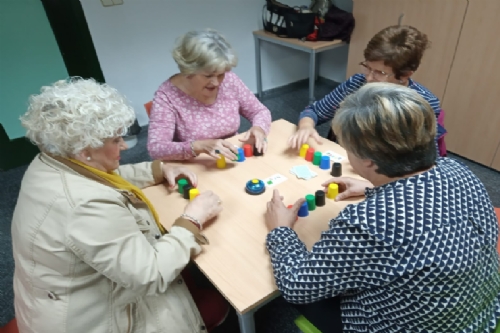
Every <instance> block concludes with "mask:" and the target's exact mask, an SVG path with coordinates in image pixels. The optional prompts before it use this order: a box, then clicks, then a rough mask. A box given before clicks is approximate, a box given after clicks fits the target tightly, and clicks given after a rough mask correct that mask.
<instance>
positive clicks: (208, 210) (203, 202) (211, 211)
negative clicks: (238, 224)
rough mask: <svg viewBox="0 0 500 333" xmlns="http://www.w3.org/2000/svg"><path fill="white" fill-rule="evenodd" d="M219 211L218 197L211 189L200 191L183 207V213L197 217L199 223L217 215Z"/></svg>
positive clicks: (220, 209) (220, 206)
mask: <svg viewBox="0 0 500 333" xmlns="http://www.w3.org/2000/svg"><path fill="white" fill-rule="evenodd" d="M221 211H222V204H221V201H220V198H219V196H218V195H217V194H215V193H214V192H212V191H206V192H203V193H200V195H198V196H197V197H196V198H194V199H193V201H191V202H189V203H188V205H187V206H186V208H184V214H186V215H189V216H191V217H193V218H195V219H197V220H198V221H199V222H200V223H201V225H203V224H204V223H205V222H207V221H208V220H210V219H211V218H213V217H215V216H217V215H218V214H219V213H220V212H221Z"/></svg>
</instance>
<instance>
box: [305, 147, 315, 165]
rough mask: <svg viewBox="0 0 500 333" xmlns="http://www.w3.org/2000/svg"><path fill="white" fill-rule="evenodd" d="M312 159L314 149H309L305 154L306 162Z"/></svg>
mask: <svg viewBox="0 0 500 333" xmlns="http://www.w3.org/2000/svg"><path fill="white" fill-rule="evenodd" d="M313 158H314V148H309V149H308V150H307V152H306V161H308V162H312V160H313Z"/></svg>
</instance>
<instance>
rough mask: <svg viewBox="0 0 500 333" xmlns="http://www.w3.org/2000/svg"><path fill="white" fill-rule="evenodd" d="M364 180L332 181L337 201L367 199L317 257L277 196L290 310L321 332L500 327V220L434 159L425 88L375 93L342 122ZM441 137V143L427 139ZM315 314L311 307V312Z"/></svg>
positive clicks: (276, 256)
mask: <svg viewBox="0 0 500 333" xmlns="http://www.w3.org/2000/svg"><path fill="white" fill-rule="evenodd" d="M332 128H333V130H334V132H335V133H336V134H337V137H338V139H339V142H340V144H341V145H342V146H343V147H344V148H345V149H346V151H347V156H348V159H349V162H350V164H351V166H352V167H353V169H354V170H355V171H356V172H357V173H358V174H359V175H361V176H362V177H363V178H365V179H366V181H362V180H356V179H352V178H334V179H331V180H330V181H328V182H326V183H324V184H323V185H325V186H327V185H328V184H329V183H332V182H334V183H337V184H339V185H340V188H341V194H339V196H338V197H337V198H336V200H343V199H346V198H348V197H352V196H360V195H364V196H365V199H364V200H363V201H361V202H360V203H356V204H351V205H349V206H347V207H346V208H345V209H343V210H342V211H341V212H340V214H339V215H338V216H336V217H333V216H332V219H331V220H330V222H329V229H328V230H327V231H325V232H323V233H322V235H321V239H320V240H319V241H318V242H317V243H316V244H315V245H314V246H313V248H312V250H311V251H308V250H307V249H306V247H305V245H304V243H303V242H302V241H301V240H300V239H299V238H298V237H297V234H296V233H295V232H294V231H293V229H292V227H293V224H294V222H295V220H296V214H297V211H298V208H299V207H300V204H301V203H302V202H303V201H304V200H303V199H299V200H298V201H297V202H296V203H295V205H294V209H287V208H286V207H285V206H284V205H283V202H282V199H281V198H280V195H279V193H278V192H277V191H276V190H275V193H274V195H273V199H272V200H271V201H270V202H269V203H268V209H267V213H266V224H267V226H268V229H269V230H270V232H269V234H268V236H267V249H268V251H269V253H270V256H271V263H272V266H273V270H274V276H275V279H276V284H277V286H278V288H279V290H280V291H281V292H282V294H283V296H284V297H285V299H286V300H288V301H289V302H291V303H295V304H302V305H300V306H299V309H300V310H301V311H303V312H304V315H305V316H306V317H307V318H309V320H310V321H311V322H313V324H315V325H316V326H317V327H318V328H319V329H320V330H321V331H322V332H323V333H327V332H337V333H338V332H352V333H354V332H356V333H359V332H370V333H374V332H384V333H396V332H398V333H399V332H401V333H403V332H405V333H406V332H433V333H437V332H442V333H459V332H460V333H462V332H464V333H465V332H471V333H472V332H474V333H490V332H492V331H493V330H494V327H495V326H496V323H497V321H498V319H499V318H500V296H499V295H500V275H499V274H498V272H499V263H498V255H497V250H496V248H497V242H498V222H497V217H496V215H495V211H494V208H493V206H492V203H491V200H490V198H489V196H488V193H487V192H486V189H485V187H484V185H483V184H482V183H481V181H480V180H479V179H478V178H477V177H476V176H475V175H474V174H473V173H472V172H471V171H470V170H469V169H468V168H467V167H466V166H464V165H463V164H461V163H459V162H457V161H456V160H453V159H449V158H439V159H436V150H435V148H434V140H433V136H434V134H435V131H436V120H435V117H434V113H433V111H432V108H431V107H430V106H429V103H428V102H427V101H425V99H424V98H422V97H421V96H420V95H419V94H418V93H417V92H415V90H413V89H409V88H407V87H403V86H401V85H395V84H390V83H371V84H367V85H365V86H364V87H362V88H361V89H359V90H358V91H357V92H356V93H354V94H352V95H350V96H348V97H347V98H346V99H345V101H344V102H343V104H342V106H341V107H340V108H339V110H338V111H337V115H336V116H335V118H334V120H333V124H332ZM429 134H431V135H429ZM304 304H307V305H304Z"/></svg>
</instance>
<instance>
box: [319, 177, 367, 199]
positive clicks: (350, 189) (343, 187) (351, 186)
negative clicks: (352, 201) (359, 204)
mask: <svg viewBox="0 0 500 333" xmlns="http://www.w3.org/2000/svg"><path fill="white" fill-rule="evenodd" d="M332 183H334V184H338V185H339V194H338V195H337V197H336V198H335V201H341V200H345V199H347V198H351V197H359V196H363V195H365V190H366V188H367V187H369V188H372V187H373V184H372V183H370V182H369V181H367V180H361V179H355V178H350V177H334V178H331V179H329V180H328V181H326V182H324V183H323V184H321V186H324V187H325V188H326V189H328V185H329V184H332ZM326 189H325V191H326Z"/></svg>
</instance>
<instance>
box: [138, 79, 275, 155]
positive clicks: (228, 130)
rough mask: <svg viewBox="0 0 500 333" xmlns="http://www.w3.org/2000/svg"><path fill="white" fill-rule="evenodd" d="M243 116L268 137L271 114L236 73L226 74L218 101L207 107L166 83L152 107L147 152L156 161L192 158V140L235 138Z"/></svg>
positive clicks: (168, 81) (168, 82) (156, 96)
mask: <svg viewBox="0 0 500 333" xmlns="http://www.w3.org/2000/svg"><path fill="white" fill-rule="evenodd" d="M240 114H241V115H242V116H243V117H245V118H246V119H248V120H249V121H250V122H251V123H252V126H259V127H261V128H262V129H263V130H264V132H266V134H267V133H268V132H269V127H270V125H271V113H270V112H269V110H268V109H267V108H266V107H265V106H264V105H263V104H262V103H261V102H260V101H259V100H258V99H257V98H256V97H255V95H254V94H253V93H252V92H251V91H250V89H248V88H247V86H245V84H244V83H243V81H241V79H240V78H239V77H238V76H237V75H236V74H234V73H233V72H228V73H226V76H225V78H224V81H222V84H221V85H220V88H219V92H218V94H217V99H216V100H215V102H214V103H213V104H210V105H207V104H203V103H201V102H199V101H198V100H196V99H194V98H193V97H191V96H189V95H187V94H186V93H184V92H183V91H182V90H180V89H179V88H177V87H175V86H174V85H172V83H171V82H170V80H167V81H165V82H164V83H163V84H162V85H161V86H160V88H159V89H158V90H157V91H156V93H155V97H154V99H153V106H152V107H151V115H150V121H149V130H148V151H149V154H150V155H151V157H152V158H153V159H161V160H183V159H190V158H193V153H192V151H191V145H190V143H191V141H196V140H205V139H224V138H228V137H231V136H233V135H235V134H236V133H237V131H238V128H239V127H240Z"/></svg>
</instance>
